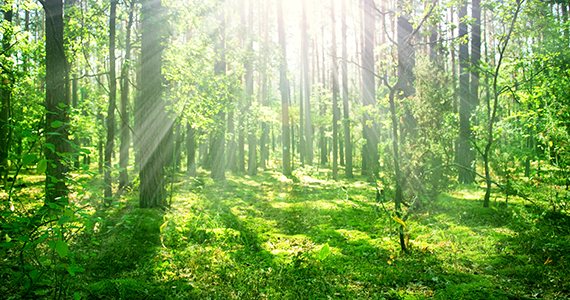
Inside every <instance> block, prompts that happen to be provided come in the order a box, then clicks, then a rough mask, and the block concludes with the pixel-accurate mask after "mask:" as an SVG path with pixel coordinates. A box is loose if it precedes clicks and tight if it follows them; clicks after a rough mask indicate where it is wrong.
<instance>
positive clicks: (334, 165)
mask: <svg viewBox="0 0 570 300" xmlns="http://www.w3.org/2000/svg"><path fill="white" fill-rule="evenodd" d="M331 22H332V49H331V54H332V55H331V56H332V91H333V93H332V97H333V98H332V106H333V107H332V109H333V142H332V143H333V144H332V146H333V161H332V172H333V179H334V180H338V121H339V117H340V111H339V109H338V92H339V87H338V67H337V62H336V25H335V15H334V1H333V0H331Z"/></svg>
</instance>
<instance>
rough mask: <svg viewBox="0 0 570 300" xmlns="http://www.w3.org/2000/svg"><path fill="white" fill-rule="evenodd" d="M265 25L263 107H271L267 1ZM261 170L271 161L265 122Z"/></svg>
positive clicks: (262, 83)
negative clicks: (269, 96) (268, 88)
mask: <svg viewBox="0 0 570 300" xmlns="http://www.w3.org/2000/svg"><path fill="white" fill-rule="evenodd" d="M264 21H265V22H264V24H263V40H264V47H265V49H264V51H263V73H262V75H261V77H262V79H261V85H262V86H261V89H262V90H261V102H262V103H261V105H262V106H264V107H268V106H269V101H268V100H267V86H268V78H267V69H268V68H267V64H268V57H267V56H268V55H267V53H268V49H267V47H269V0H266V1H265V18H264ZM261 130H262V133H261V161H260V163H261V168H262V169H264V170H267V163H268V160H269V124H267V122H265V121H264V122H263V123H262V124H261Z"/></svg>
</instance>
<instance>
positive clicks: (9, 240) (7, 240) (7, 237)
mask: <svg viewBox="0 0 570 300" xmlns="http://www.w3.org/2000/svg"><path fill="white" fill-rule="evenodd" d="M11 241H12V238H10V236H8V234H7V233H6V242H8V243H9V242H11Z"/></svg>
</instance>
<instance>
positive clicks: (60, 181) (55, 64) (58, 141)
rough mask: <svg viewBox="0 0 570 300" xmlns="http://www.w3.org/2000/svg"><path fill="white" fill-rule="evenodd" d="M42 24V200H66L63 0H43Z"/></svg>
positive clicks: (65, 76) (66, 124) (67, 117)
mask: <svg viewBox="0 0 570 300" xmlns="http://www.w3.org/2000/svg"><path fill="white" fill-rule="evenodd" d="M43 7H44V10H45V18H46V20H45V21H46V22H45V28H46V37H45V40H46V103H45V105H46V124H45V137H46V140H45V142H46V143H45V149H44V154H45V158H46V160H47V161H48V163H47V169H46V183H45V184H46V185H45V189H46V199H45V201H46V203H54V202H58V201H65V202H67V201H68V199H67V194H68V189H67V185H66V178H67V172H68V170H69V168H68V166H67V165H66V163H64V162H63V160H64V157H62V156H64V155H66V153H69V152H70V149H69V146H68V144H67V140H68V131H69V125H68V124H69V116H68V113H67V111H68V108H69V104H70V103H69V98H68V97H67V95H66V92H67V88H66V87H67V79H68V64H67V58H66V56H65V50H64V45H63V29H64V28H63V27H64V25H63V2H62V1H61V0H45V1H44V2H43Z"/></svg>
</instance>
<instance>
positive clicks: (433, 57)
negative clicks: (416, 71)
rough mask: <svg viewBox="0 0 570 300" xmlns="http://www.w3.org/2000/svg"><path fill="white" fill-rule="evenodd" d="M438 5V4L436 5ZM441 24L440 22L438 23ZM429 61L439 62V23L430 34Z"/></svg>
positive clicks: (432, 27)
mask: <svg viewBox="0 0 570 300" xmlns="http://www.w3.org/2000/svg"><path fill="white" fill-rule="evenodd" d="M437 4H438V3H437V2H436V3H435V5H437ZM438 23H439V22H438ZM429 60H430V61H432V62H437V61H438V57H437V23H436V24H433V25H431V26H430V34H429Z"/></svg>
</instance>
